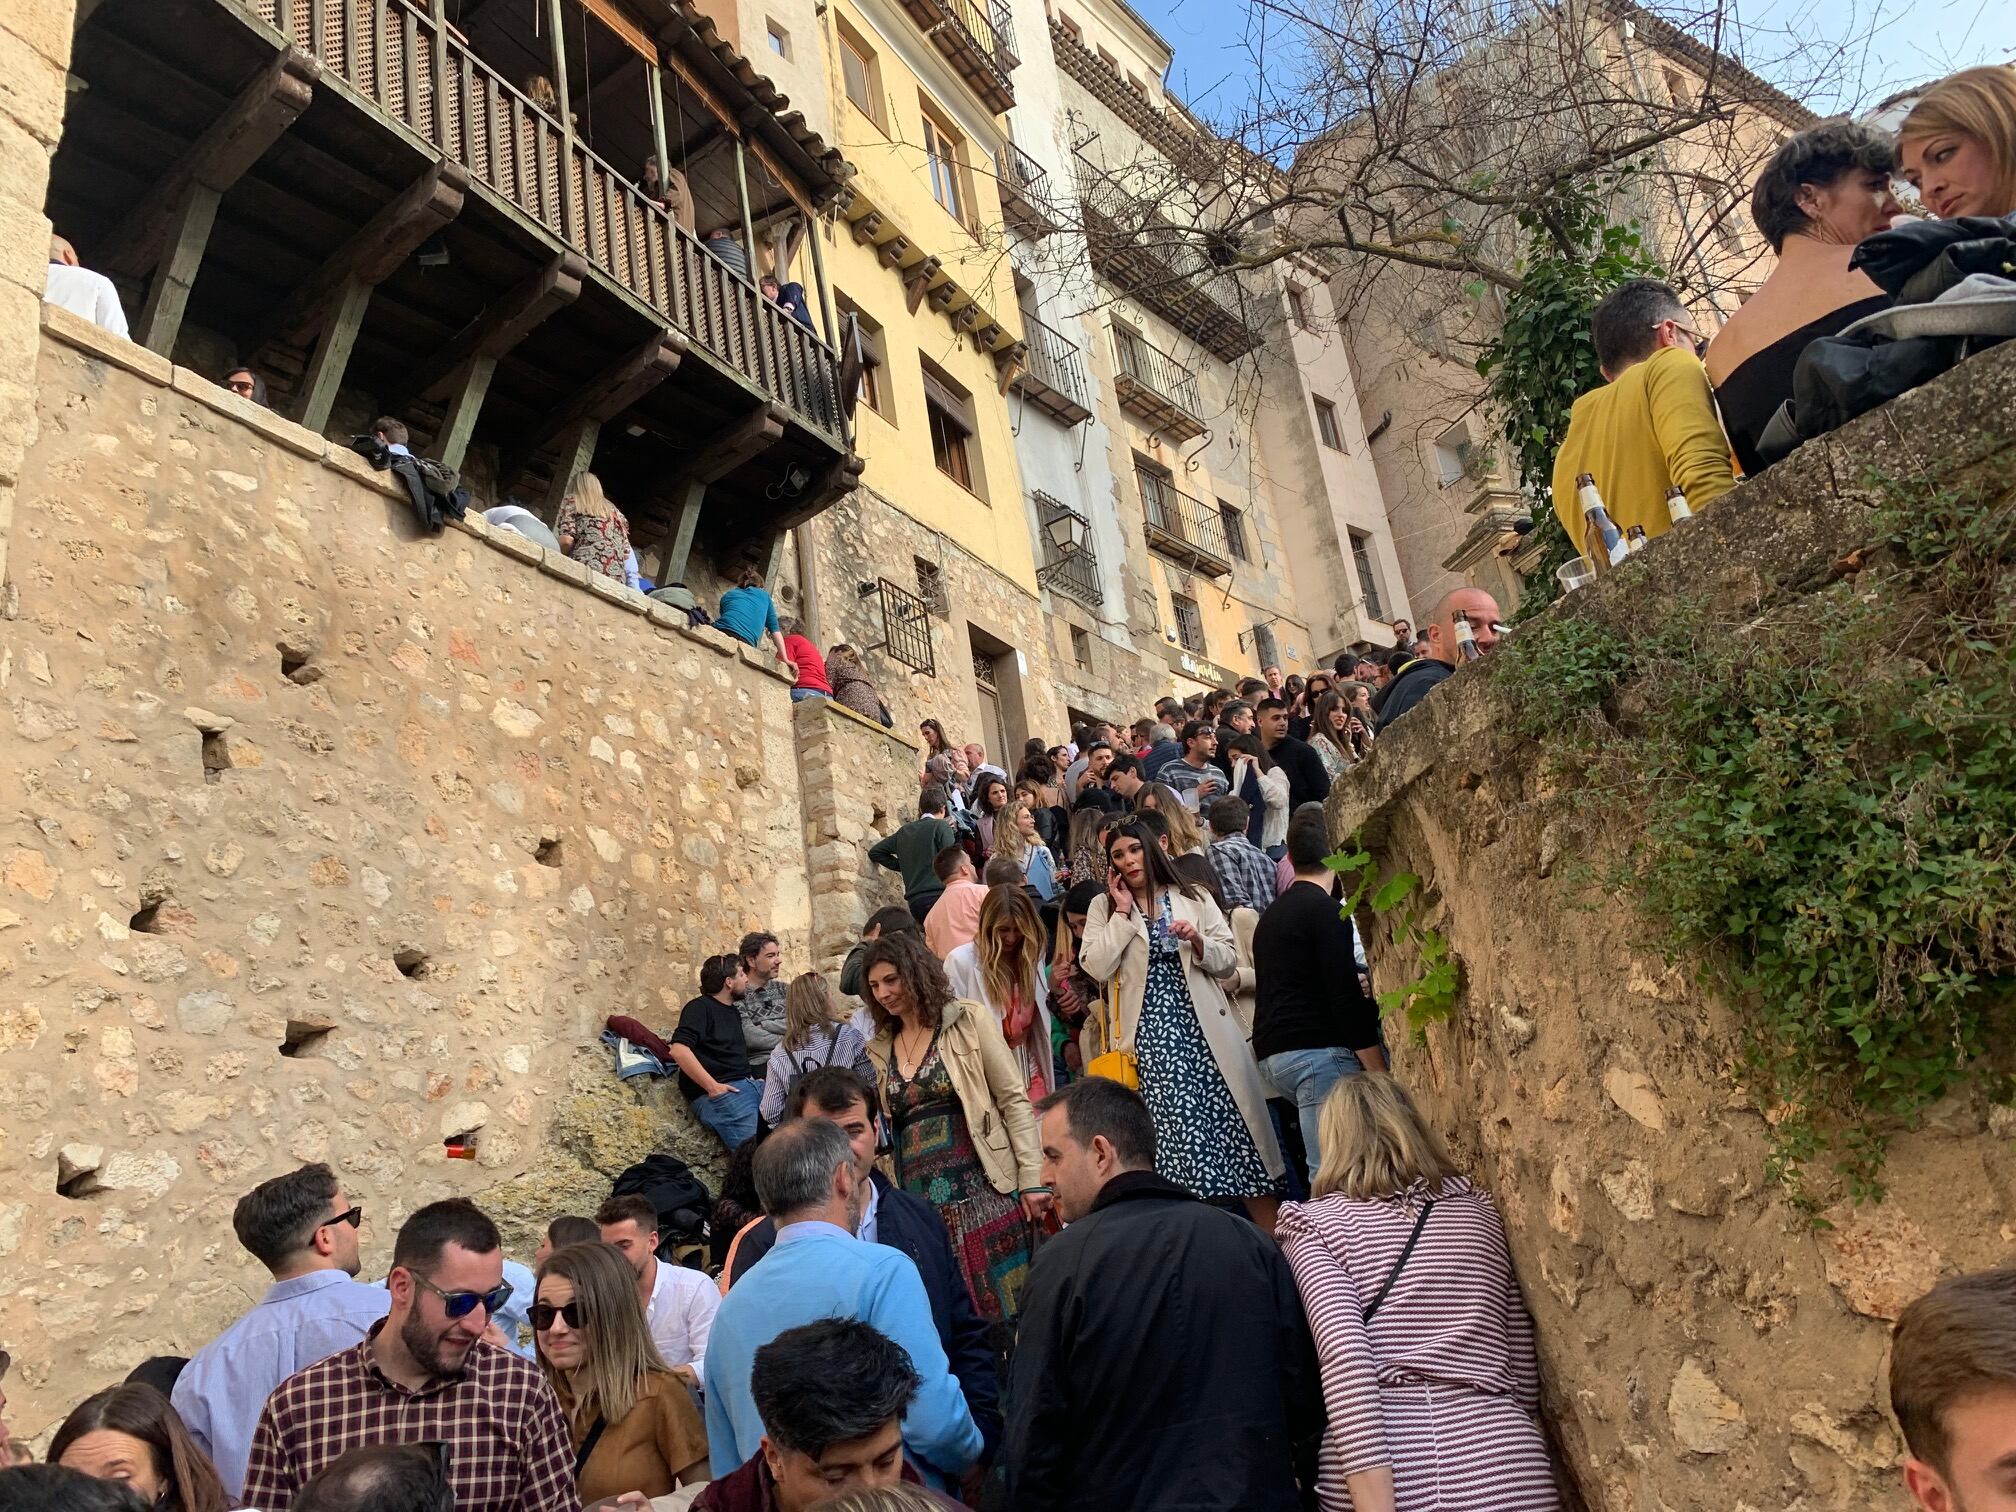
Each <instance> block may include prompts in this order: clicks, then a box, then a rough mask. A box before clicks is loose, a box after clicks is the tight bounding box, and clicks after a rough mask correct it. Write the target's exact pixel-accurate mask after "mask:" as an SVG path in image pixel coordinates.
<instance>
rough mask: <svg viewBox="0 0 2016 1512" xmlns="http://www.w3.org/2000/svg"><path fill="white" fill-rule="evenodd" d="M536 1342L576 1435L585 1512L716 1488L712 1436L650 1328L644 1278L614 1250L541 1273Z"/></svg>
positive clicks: (557, 1255)
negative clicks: (629, 1495)
mask: <svg viewBox="0 0 2016 1512" xmlns="http://www.w3.org/2000/svg"><path fill="white" fill-rule="evenodd" d="M537 1296H538V1300H537V1301H535V1302H534V1303H533V1304H532V1336H533V1338H534V1340H536V1341H537V1344H538V1350H539V1364H540V1368H541V1369H543V1370H544V1371H545V1373H546V1379H547V1380H548V1381H549V1382H551V1383H552V1386H553V1392H554V1394H555V1395H556V1396H558V1397H559V1398H560V1410H561V1411H562V1412H564V1413H565V1414H566V1415H567V1421H568V1424H569V1426H570V1427H571V1428H572V1429H573V1433H574V1455H575V1458H574V1478H575V1480H576V1482H578V1484H579V1488H580V1492H581V1500H582V1501H583V1502H584V1503H591V1502H596V1501H601V1500H604V1499H607V1498H610V1497H616V1496H621V1495H622V1494H623V1493H624V1492H626V1491H638V1492H642V1493H643V1494H644V1495H645V1496H647V1497H650V1496H669V1495H670V1494H671V1492H672V1489H673V1487H675V1486H685V1485H691V1484H693V1483H694V1482H696V1481H703V1480H705V1479H707V1429H706V1426H705V1425H704V1424H703V1423H702V1422H701V1419H700V1409H699V1408H697V1407H695V1406H694V1405H693V1396H692V1393H691V1392H690V1391H688V1390H687V1388H686V1386H685V1384H684V1383H683V1382H682V1381H681V1380H680V1379H679V1378H678V1377H677V1376H675V1375H674V1374H672V1372H671V1371H670V1370H668V1369H667V1368H666V1366H665V1362H664V1361H663V1360H662V1359H660V1358H659V1356H658V1350H657V1347H656V1346H655V1345H653V1344H652V1342H651V1331H650V1329H649V1328H648V1327H647V1326H646V1324H645V1322H644V1304H643V1303H642V1302H640V1301H638V1299H637V1278H636V1275H635V1274H634V1273H633V1272H632V1271H631V1269H630V1267H629V1266H628V1265H627V1264H626V1263H624V1260H623V1257H622V1256H621V1255H619V1254H618V1253H617V1252H616V1251H615V1250H614V1249H612V1248H611V1247H610V1246H608V1245H606V1244H570V1245H568V1246H567V1247H566V1248H564V1249H558V1250H555V1251H554V1252H553V1253H552V1254H550V1255H548V1256H547V1257H546V1263H545V1264H544V1265H542V1266H540V1267H539V1290H538V1293H537Z"/></svg>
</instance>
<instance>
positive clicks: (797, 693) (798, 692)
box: [791, 688, 833, 703]
mask: <svg viewBox="0 0 2016 1512" xmlns="http://www.w3.org/2000/svg"><path fill="white" fill-rule="evenodd" d="M832 696H833V695H832V694H831V693H821V692H820V691H819V690H818V689H817V688H793V689H792V690H791V702H793V703H803V702H805V700H806V699H808V698H831V697H832Z"/></svg>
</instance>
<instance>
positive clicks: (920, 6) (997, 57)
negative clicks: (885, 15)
mask: <svg viewBox="0 0 2016 1512" xmlns="http://www.w3.org/2000/svg"><path fill="white" fill-rule="evenodd" d="M903 8H904V9H905V10H907V11H908V12H909V13H910V18H911V19H912V20H913V21H915V22H916V23H917V24H918V25H919V26H920V27H922V28H923V29H924V33H925V35H926V36H928V37H930V39H931V40H932V41H933V42H934V43H936V44H937V47H938V51H940V52H941V53H943V54H944V55H945V57H946V59H947V61H949V62H950V63H951V64H952V66H953V67H954V68H956V69H958V70H959V73H960V76H961V77H962V78H964V79H965V80H966V82H967V84H969V85H970V86H971V87H972V89H973V93H974V94H976V95H978V96H979V97H980V100H981V102H982V103H983V104H985V105H986V107H987V108H988V110H990V111H991V112H993V113H994V114H995V115H999V114H1001V112H1002V111H1004V110H1007V109H1008V108H1009V107H1010V106H1012V105H1013V104H1014V103H1015V89H1014V85H1013V84H1012V83H1011V82H1010V80H1009V75H1010V74H1012V73H1014V71H1015V69H1016V67H1017V66H1018V65H1019V64H1020V63H1021V61H1022V60H1021V59H1020V58H1018V57H1016V55H1015V25H1014V22H1013V21H1011V20H1010V19H1009V15H1008V7H1007V6H1006V5H1005V4H1004V3H1003V0H903Z"/></svg>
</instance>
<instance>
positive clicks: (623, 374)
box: [498, 331, 686, 482]
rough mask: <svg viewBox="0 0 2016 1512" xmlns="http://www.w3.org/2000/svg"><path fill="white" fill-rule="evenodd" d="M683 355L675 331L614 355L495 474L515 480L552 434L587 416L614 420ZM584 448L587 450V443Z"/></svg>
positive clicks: (575, 427)
mask: <svg viewBox="0 0 2016 1512" xmlns="http://www.w3.org/2000/svg"><path fill="white" fill-rule="evenodd" d="M685 355H686V338H685V337H683V336H681V335H680V334H679V333H678V332H677V331H655V332H653V333H652V334H651V336H650V337H648V338H647V339H646V340H645V342H644V344H643V345H642V346H640V347H638V348H637V349H636V350H635V351H633V352H631V353H629V354H628V355H627V356H624V357H619V358H617V359H616V361H614V362H612V363H611V364H610V365H609V366H608V367H606V368H604V369H603V370H602V371H601V372H599V373H597V374H596V375H595V376H594V377H593V378H591V379H589V380H588V382H587V383H586V384H584V385H582V387H581V389H580V391H579V392H578V393H576V394H575V395H574V397H573V398H572V399H570V400H568V401H567V403H565V404H564V405H561V406H560V407H559V408H558V409H556V410H554V411H553V413H552V414H551V415H550V416H549V417H548V418H547V419H546V420H545V421H544V422H543V423H542V424H540V425H538V426H536V427H535V428H534V429H533V430H531V431H530V432H528V433H527V435H526V436H525V438H524V439H523V440H522V441H521V442H520V443H519V444H518V445H517V447H516V448H514V449H513V451H512V453H511V454H510V456H509V457H508V458H506V460H505V462H504V465H503V466H502V467H500V468H499V469H498V473H499V476H501V477H502V478H504V479H505V480H506V481H509V482H515V481H516V480H517V479H518V478H519V477H521V476H523V474H524V472H525V468H526V466H527V464H528V463H530V462H531V460H532V458H533V456H534V455H536V454H537V453H538V452H539V451H541V450H542V449H544V448H545V447H546V446H547V444H548V443H550V442H551V441H553V439H554V438H555V437H564V436H568V435H576V436H577V437H578V431H579V428H580V426H581V423H582V422H583V421H588V420H592V421H594V422H595V423H596V424H597V425H598V426H599V425H601V424H602V423H603V422H605V421H608V420H614V419H615V418H616V417H617V416H618V415H620V414H622V413H623V411H625V410H626V409H628V408H630V406H631V405H633V404H635V403H636V402H637V401H638V400H639V399H642V398H643V397H644V396H645V395H646V394H648V393H650V392H651V390H653V389H654V388H656V387H657V386H658V385H659V384H661V383H663V382H664V381H665V380H666V379H667V378H670V377H671V376H672V374H673V373H674V372H675V371H676V370H677V369H678V367H679V359H680V358H682V357H684V356H685ZM564 449H565V448H564V446H563V450H564ZM589 450H590V453H591V455H592V453H593V447H592V445H591V446H590V448H589Z"/></svg>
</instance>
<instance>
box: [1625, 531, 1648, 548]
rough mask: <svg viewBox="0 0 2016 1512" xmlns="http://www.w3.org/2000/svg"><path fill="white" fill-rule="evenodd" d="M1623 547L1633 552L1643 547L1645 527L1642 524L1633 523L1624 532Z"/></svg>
mask: <svg viewBox="0 0 2016 1512" xmlns="http://www.w3.org/2000/svg"><path fill="white" fill-rule="evenodd" d="M1624 549H1625V550H1626V551H1629V552H1634V553H1635V552H1640V551H1643V550H1644V549H1645V527H1644V526H1643V525H1633V526H1632V527H1631V528H1630V529H1629V530H1628V531H1626V532H1625V533H1624Z"/></svg>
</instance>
